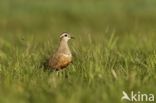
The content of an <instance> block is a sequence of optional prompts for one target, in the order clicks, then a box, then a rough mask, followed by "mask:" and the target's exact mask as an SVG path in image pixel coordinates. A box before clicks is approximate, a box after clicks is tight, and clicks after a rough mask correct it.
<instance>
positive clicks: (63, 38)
mask: <svg viewBox="0 0 156 103" xmlns="http://www.w3.org/2000/svg"><path fill="white" fill-rule="evenodd" d="M60 39H61V40H65V41H68V40H70V39H74V37H72V36H70V34H68V33H62V34H61V35H60Z"/></svg>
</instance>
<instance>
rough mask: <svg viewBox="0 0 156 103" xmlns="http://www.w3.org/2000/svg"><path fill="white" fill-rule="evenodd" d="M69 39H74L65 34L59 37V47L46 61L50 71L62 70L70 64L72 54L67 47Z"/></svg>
mask: <svg viewBox="0 0 156 103" xmlns="http://www.w3.org/2000/svg"><path fill="white" fill-rule="evenodd" d="M70 39H74V37H72V36H70V34H69V33H67V32H64V33H62V34H61V35H60V42H59V47H58V48H57V50H56V52H55V53H54V54H53V55H52V56H51V57H50V58H49V61H48V66H49V67H50V68H51V69H52V70H56V71H58V70H63V69H64V68H66V67H67V66H68V65H69V64H71V63H72V53H71V50H70V48H69V46H68V41H69V40H70Z"/></svg>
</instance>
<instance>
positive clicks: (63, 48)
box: [58, 40, 71, 55]
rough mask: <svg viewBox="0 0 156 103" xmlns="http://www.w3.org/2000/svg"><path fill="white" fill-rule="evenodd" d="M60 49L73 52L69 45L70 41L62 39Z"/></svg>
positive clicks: (65, 52) (67, 52)
mask: <svg viewBox="0 0 156 103" xmlns="http://www.w3.org/2000/svg"><path fill="white" fill-rule="evenodd" d="M58 51H59V52H61V53H64V54H69V55H70V54H71V52H70V48H69V46H68V41H65V40H61V41H60V45H59V48H58Z"/></svg>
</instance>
